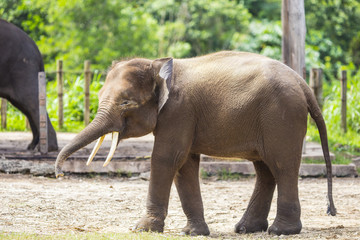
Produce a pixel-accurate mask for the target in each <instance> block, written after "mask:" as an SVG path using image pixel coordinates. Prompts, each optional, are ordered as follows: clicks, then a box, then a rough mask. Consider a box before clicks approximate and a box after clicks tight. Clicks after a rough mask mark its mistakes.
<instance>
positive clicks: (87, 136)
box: [55, 118, 121, 177]
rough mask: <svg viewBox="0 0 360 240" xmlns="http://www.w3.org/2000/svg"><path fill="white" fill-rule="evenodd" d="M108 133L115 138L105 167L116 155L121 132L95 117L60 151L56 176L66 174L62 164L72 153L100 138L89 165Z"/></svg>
mask: <svg viewBox="0 0 360 240" xmlns="http://www.w3.org/2000/svg"><path fill="white" fill-rule="evenodd" d="M108 133H112V137H113V139H112V144H111V148H110V152H109V155H108V157H107V158H106V160H105V163H104V165H103V166H104V167H105V166H107V165H108V164H109V163H110V161H111V159H112V157H113V155H114V152H115V150H116V147H117V145H118V143H119V135H120V134H121V132H117V131H112V130H111V128H109V127H108V126H105V125H104V123H103V122H101V121H100V120H97V118H95V119H94V121H92V122H91V123H90V124H89V125H88V126H87V127H86V128H85V129H84V130H82V131H81V132H80V133H79V134H78V135H76V137H75V138H74V139H73V140H72V141H71V142H70V143H68V144H67V145H65V147H64V148H63V149H62V150H61V151H60V153H59V155H58V156H57V158H56V162H55V176H56V177H60V176H64V173H63V171H62V166H63V164H64V162H65V160H66V159H67V158H68V157H69V156H70V155H71V154H73V153H74V152H76V151H78V150H79V149H81V148H83V147H85V146H87V145H88V144H90V143H91V142H93V141H94V140H96V139H98V141H97V143H96V145H95V147H94V149H93V151H92V153H91V154H90V156H89V159H88V161H87V165H89V164H90V163H91V161H92V159H93V158H94V156H95V154H96V152H97V151H98V150H99V148H100V146H101V143H102V141H103V140H104V138H105V135H106V134H108Z"/></svg>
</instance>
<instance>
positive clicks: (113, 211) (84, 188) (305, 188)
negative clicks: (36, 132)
mask: <svg viewBox="0 0 360 240" xmlns="http://www.w3.org/2000/svg"><path fill="white" fill-rule="evenodd" d="M254 183H255V179H254V178H250V179H242V180H239V181H209V180H202V184H201V187H202V194H203V201H204V207H205V218H206V221H207V223H208V225H209V228H210V231H211V235H210V237H211V238H222V239H236V238H239V235H237V234H235V233H233V228H234V225H235V224H236V223H237V221H239V219H240V218H241V215H242V214H243V212H244V211H245V208H246V206H247V203H248V201H249V199H250V196H251V193H252V190H253V185H254ZM147 187H148V181H144V180H141V179H121V178H100V177H95V178H92V179H89V178H80V177H75V176H70V177H65V178H63V179H51V178H44V177H33V176H29V175H6V174H0V200H1V204H0V231H3V232H27V233H39V234H55V233H66V232H128V231H130V230H129V228H131V227H132V226H133V224H135V223H136V221H137V220H138V219H139V218H140V217H141V216H142V214H143V213H144V210H145V201H146V194H147ZM299 188H300V190H299V191H300V200H301V206H302V217H301V219H302V223H303V230H302V232H301V234H299V235H296V236H291V239H359V238H360V207H359V203H360V179H359V178H348V179H334V198H335V199H334V200H335V205H336V207H337V210H338V215H337V216H336V217H331V216H327V215H326V213H325V212H326V180H325V179H300V180H299ZM275 195H276V194H275ZM169 205H170V206H169V214H168V217H167V219H166V226H165V232H166V233H170V234H175V235H176V234H179V233H180V231H181V228H182V227H183V226H185V223H186V219H185V216H184V214H183V212H182V210H181V205H180V202H179V198H178V196H177V192H176V188H175V187H173V188H172V193H171V199H170V204H169ZM275 209H276V198H275V199H274V201H273V204H272V208H271V213H270V215H269V222H270V224H271V222H272V221H273V220H274V217H275ZM247 237H255V238H267V237H268V234H267V233H257V234H251V235H247ZM280 238H283V237H282V236H281V237H280ZM286 238H287V237H286Z"/></svg>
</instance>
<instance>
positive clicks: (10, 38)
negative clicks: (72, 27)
mask: <svg viewBox="0 0 360 240" xmlns="http://www.w3.org/2000/svg"><path fill="white" fill-rule="evenodd" d="M42 71H44V64H43V60H42V57H41V54H40V52H39V49H38V47H37V46H36V44H35V42H34V41H33V40H32V39H31V38H30V37H29V36H28V35H26V33H25V32H23V31H22V30H21V29H20V28H18V27H16V26H15V25H13V24H11V23H8V22H6V21H4V20H2V19H0V97H2V98H6V99H7V100H9V101H10V102H11V104H12V105H14V106H15V107H16V108H18V109H19V110H20V111H21V112H22V113H24V114H25V116H26V117H27V119H28V120H29V123H30V127H31V131H32V134H33V140H32V141H31V143H30V144H29V145H28V149H29V150H33V149H35V147H36V146H37V145H38V143H39V136H40V133H39V96H38V94H39V89H38V88H39V84H38V72H42ZM47 120H48V138H49V140H48V147H49V151H55V150H57V149H58V145H57V139H56V132H55V130H54V128H53V126H52V125H51V122H50V119H49V117H47Z"/></svg>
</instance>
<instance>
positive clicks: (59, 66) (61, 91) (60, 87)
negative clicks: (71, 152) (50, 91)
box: [56, 60, 64, 129]
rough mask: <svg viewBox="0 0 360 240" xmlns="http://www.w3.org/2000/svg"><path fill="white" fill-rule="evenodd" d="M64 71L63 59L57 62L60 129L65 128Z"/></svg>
mask: <svg viewBox="0 0 360 240" xmlns="http://www.w3.org/2000/svg"><path fill="white" fill-rule="evenodd" d="M63 76H64V72H63V61H62V60H58V61H57V63H56V82H57V91H58V104H59V106H58V126H59V129H62V128H63V125H64V100H63V95H64V79H63Z"/></svg>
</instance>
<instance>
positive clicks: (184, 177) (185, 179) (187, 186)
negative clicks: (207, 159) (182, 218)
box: [174, 154, 210, 235]
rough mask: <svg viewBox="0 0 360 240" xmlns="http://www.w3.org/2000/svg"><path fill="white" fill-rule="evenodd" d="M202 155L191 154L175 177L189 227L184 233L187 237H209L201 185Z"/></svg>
mask: <svg viewBox="0 0 360 240" xmlns="http://www.w3.org/2000/svg"><path fill="white" fill-rule="evenodd" d="M199 164H200V155H199V154H190V155H189V157H188V159H187V160H186V162H185V163H184V165H183V166H182V167H181V168H180V169H179V170H178V172H177V174H176V175H175V179H174V180H175V185H176V188H177V191H178V193H179V197H180V201H181V205H182V208H183V210H184V213H185V215H186V217H187V225H186V226H185V227H184V228H183V230H182V232H183V233H185V234H187V235H209V234H210V231H209V228H208V226H207V224H206V223H205V219H204V208H203V203H202V199H201V192H200V184H199Z"/></svg>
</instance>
